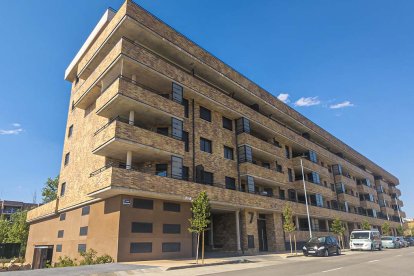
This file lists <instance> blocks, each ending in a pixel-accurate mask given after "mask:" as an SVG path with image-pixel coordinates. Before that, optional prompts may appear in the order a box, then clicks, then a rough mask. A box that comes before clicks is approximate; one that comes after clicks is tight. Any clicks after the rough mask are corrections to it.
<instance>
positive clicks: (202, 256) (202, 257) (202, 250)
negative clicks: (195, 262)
mask: <svg viewBox="0 0 414 276" xmlns="http://www.w3.org/2000/svg"><path fill="white" fill-rule="evenodd" d="M201 263H202V264H204V231H203V238H202V241H201Z"/></svg>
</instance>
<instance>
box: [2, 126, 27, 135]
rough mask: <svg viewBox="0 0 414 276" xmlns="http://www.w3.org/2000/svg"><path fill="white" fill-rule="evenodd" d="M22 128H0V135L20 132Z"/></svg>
mask: <svg viewBox="0 0 414 276" xmlns="http://www.w3.org/2000/svg"><path fill="white" fill-rule="evenodd" d="M22 131H23V129H22V128H16V129H0V135H17V134H19V133H20V132H22Z"/></svg>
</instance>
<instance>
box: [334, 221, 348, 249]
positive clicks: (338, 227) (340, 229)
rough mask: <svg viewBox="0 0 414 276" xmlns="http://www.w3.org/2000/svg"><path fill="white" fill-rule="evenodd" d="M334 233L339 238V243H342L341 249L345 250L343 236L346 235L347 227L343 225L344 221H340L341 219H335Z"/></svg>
mask: <svg viewBox="0 0 414 276" xmlns="http://www.w3.org/2000/svg"><path fill="white" fill-rule="evenodd" d="M331 230H332V232H333V233H334V234H335V235H337V236H338V240H339V243H341V247H342V248H344V241H343V235H344V233H345V230H346V229H345V227H344V225H343V223H342V221H340V220H339V218H337V217H336V218H335V219H334V221H333V222H332V229H331Z"/></svg>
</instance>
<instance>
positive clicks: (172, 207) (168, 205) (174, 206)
mask: <svg viewBox="0 0 414 276" xmlns="http://www.w3.org/2000/svg"><path fill="white" fill-rule="evenodd" d="M164 211H169V212H177V213H179V212H180V211H181V205H180V204H179V203H172V202H164Z"/></svg>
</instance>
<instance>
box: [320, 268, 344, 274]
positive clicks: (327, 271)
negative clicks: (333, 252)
mask: <svg viewBox="0 0 414 276" xmlns="http://www.w3.org/2000/svg"><path fill="white" fill-rule="evenodd" d="M342 268H343V267H337V268H334V269H329V270H324V271H322V273H325V272H330V271H335V270H340V269H342Z"/></svg>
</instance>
